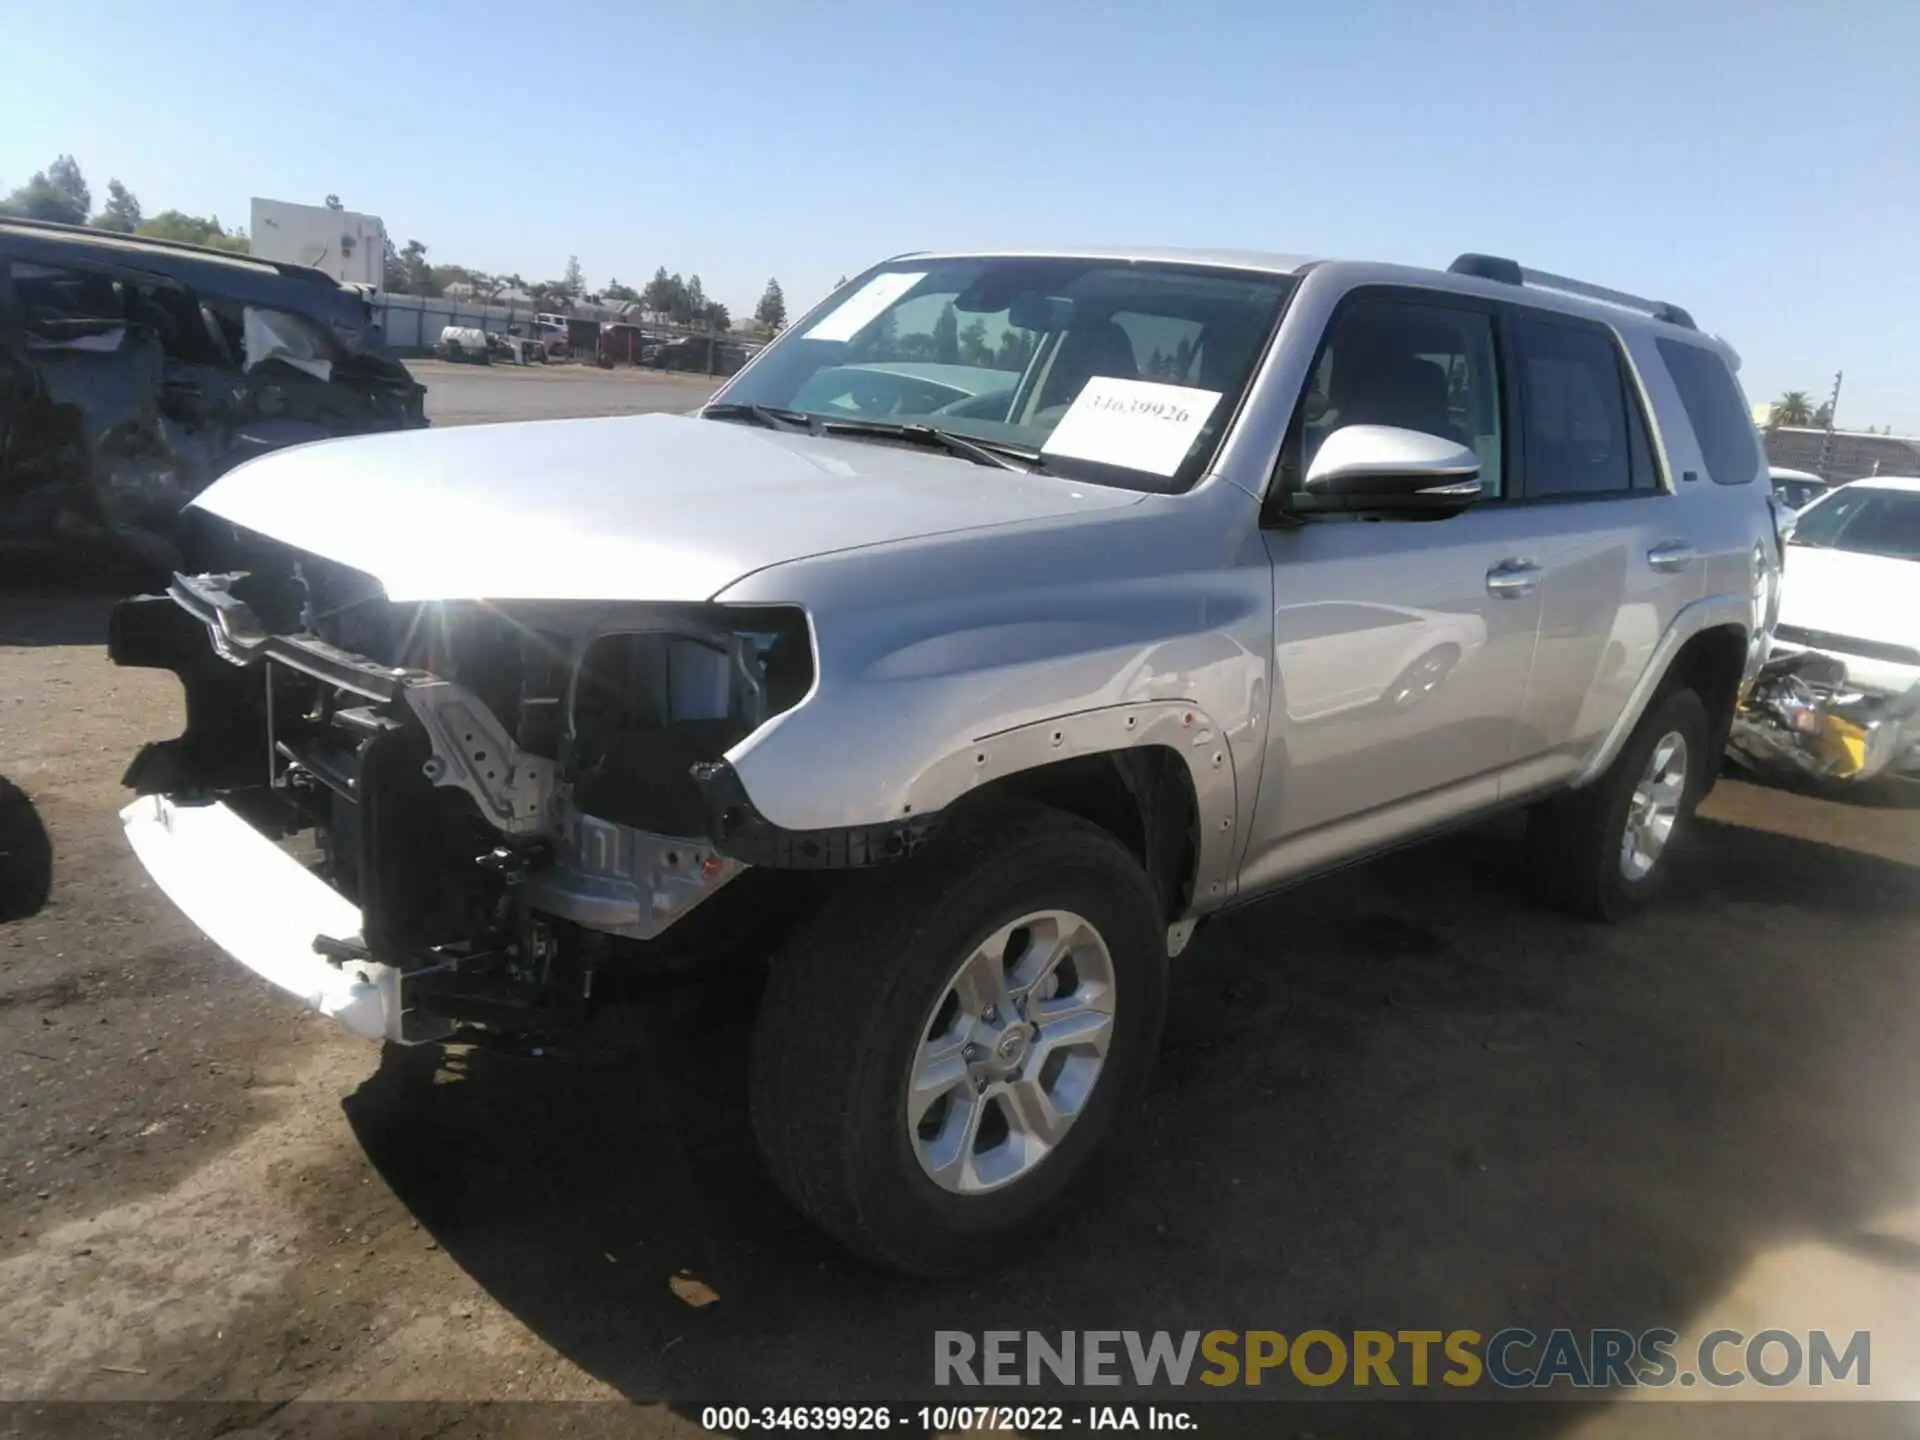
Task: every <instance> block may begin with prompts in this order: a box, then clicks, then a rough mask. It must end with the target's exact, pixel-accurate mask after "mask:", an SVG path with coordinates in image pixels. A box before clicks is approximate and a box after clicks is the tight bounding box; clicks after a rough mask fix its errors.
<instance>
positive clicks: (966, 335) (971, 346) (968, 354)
mask: <svg viewBox="0 0 1920 1440" xmlns="http://www.w3.org/2000/svg"><path fill="white" fill-rule="evenodd" d="M960 359H961V360H962V361H963V362H964V363H965V364H968V365H991V364H993V347H992V346H991V345H989V344H987V322H986V321H985V320H983V319H981V318H979V317H978V316H976V317H975V318H974V319H973V320H972V321H970V322H969V323H968V324H967V327H966V328H965V329H964V330H962V331H961V332H960Z"/></svg>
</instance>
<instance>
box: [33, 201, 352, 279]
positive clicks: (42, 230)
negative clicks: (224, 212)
mask: <svg viewBox="0 0 1920 1440" xmlns="http://www.w3.org/2000/svg"><path fill="white" fill-rule="evenodd" d="M9 230H11V231H14V232H15V233H17V234H19V235H22V236H24V237H25V238H27V239H30V240H37V241H41V242H43V243H53V244H72V245H87V246H92V247H96V248H98V249H102V250H126V251H131V252H133V253H136V254H140V255H143V256H146V257H149V258H153V259H181V260H191V261H195V262H199V263H209V262H217V263H219V264H222V265H228V266H231V267H233V268H234V269H236V270H252V271H255V272H256V273H261V274H279V275H285V276H287V277H288V278H289V279H296V280H306V279H314V280H317V281H319V282H322V283H325V284H328V285H337V284H339V283H340V282H339V281H338V280H336V279H334V277H333V276H331V275H329V274H327V272H326V271H324V270H316V269H314V268H313V267H312V266H311V265H295V264H292V263H291V262H289V261H285V260H263V259H261V258H260V257H259V256H258V255H249V254H247V253H246V252H244V251H240V250H221V249H219V248H217V247H215V246H212V245H192V244H189V243H188V242H186V241H185V240H162V239H160V238H159V237H158V236H154V235H126V234H122V233H121V232H120V231H118V230H95V229H94V228H92V227H91V226H88V225H62V224H60V223H59V222H57V221H53V220H30V219H26V218H24V217H22V216H17V215H8V216H4V217H0V232H4V231H9Z"/></svg>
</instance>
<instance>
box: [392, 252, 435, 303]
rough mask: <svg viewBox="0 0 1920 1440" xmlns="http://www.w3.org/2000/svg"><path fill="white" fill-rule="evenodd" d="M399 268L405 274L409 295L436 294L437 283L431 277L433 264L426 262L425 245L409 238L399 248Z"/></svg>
mask: <svg viewBox="0 0 1920 1440" xmlns="http://www.w3.org/2000/svg"><path fill="white" fill-rule="evenodd" d="M400 268H401V271H402V273H403V274H404V275H405V276H406V291H407V293H408V294H409V295H438V294H439V293H440V286H439V283H438V282H437V281H436V280H435V279H434V278H433V266H431V265H429V264H428V263H427V247H426V246H425V245H423V244H421V243H420V242H419V241H418V240H409V241H407V243H406V244H405V245H404V246H402V247H401V250H400Z"/></svg>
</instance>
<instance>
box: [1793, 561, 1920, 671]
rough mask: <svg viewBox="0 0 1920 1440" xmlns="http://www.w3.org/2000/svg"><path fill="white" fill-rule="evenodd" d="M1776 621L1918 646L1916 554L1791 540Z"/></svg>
mask: <svg viewBox="0 0 1920 1440" xmlns="http://www.w3.org/2000/svg"><path fill="white" fill-rule="evenodd" d="M1779 623H1780V624H1782V625H1798V626H1799V627H1801V628H1802V629H1803V630H1825V631H1827V632H1828V633H1829V634H1833V635H1851V636H1854V637H1856V638H1858V639H1862V640H1878V641H1880V642H1882V643H1884V644H1888V645H1906V646H1910V647H1915V648H1920V560H1894V559H1891V558H1889V557H1887V556H1885V555H1858V554H1854V553H1852V552H1850V551H1846V550H1821V549H1817V548H1815V547H1814V546H1811V545H1790V546H1789V547H1788V548H1787V566H1786V574H1785V577H1784V579H1783V580H1782V582H1781V586H1780V620H1779Z"/></svg>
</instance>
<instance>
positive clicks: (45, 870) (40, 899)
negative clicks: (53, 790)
mask: <svg viewBox="0 0 1920 1440" xmlns="http://www.w3.org/2000/svg"><path fill="white" fill-rule="evenodd" d="M52 893H53V840H52V838H51V837H50V836H49V835H48V834H47V827H46V822H45V821H43V820H41V818H40V812H39V810H37V809H36V808H35V807H34V803H33V800H32V798H31V797H30V796H29V795H28V794H27V792H26V791H24V790H22V789H21V788H20V787H19V786H18V785H16V784H14V783H13V782H12V781H11V780H9V779H7V777H6V776H4V775H0V925H4V924H5V923H6V922H7V921H9V920H26V919H29V918H31V917H32V916H35V915H38V914H39V913H40V912H41V911H42V910H43V909H45V908H46V904H47V897H48V896H49V895H51V894H52Z"/></svg>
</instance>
